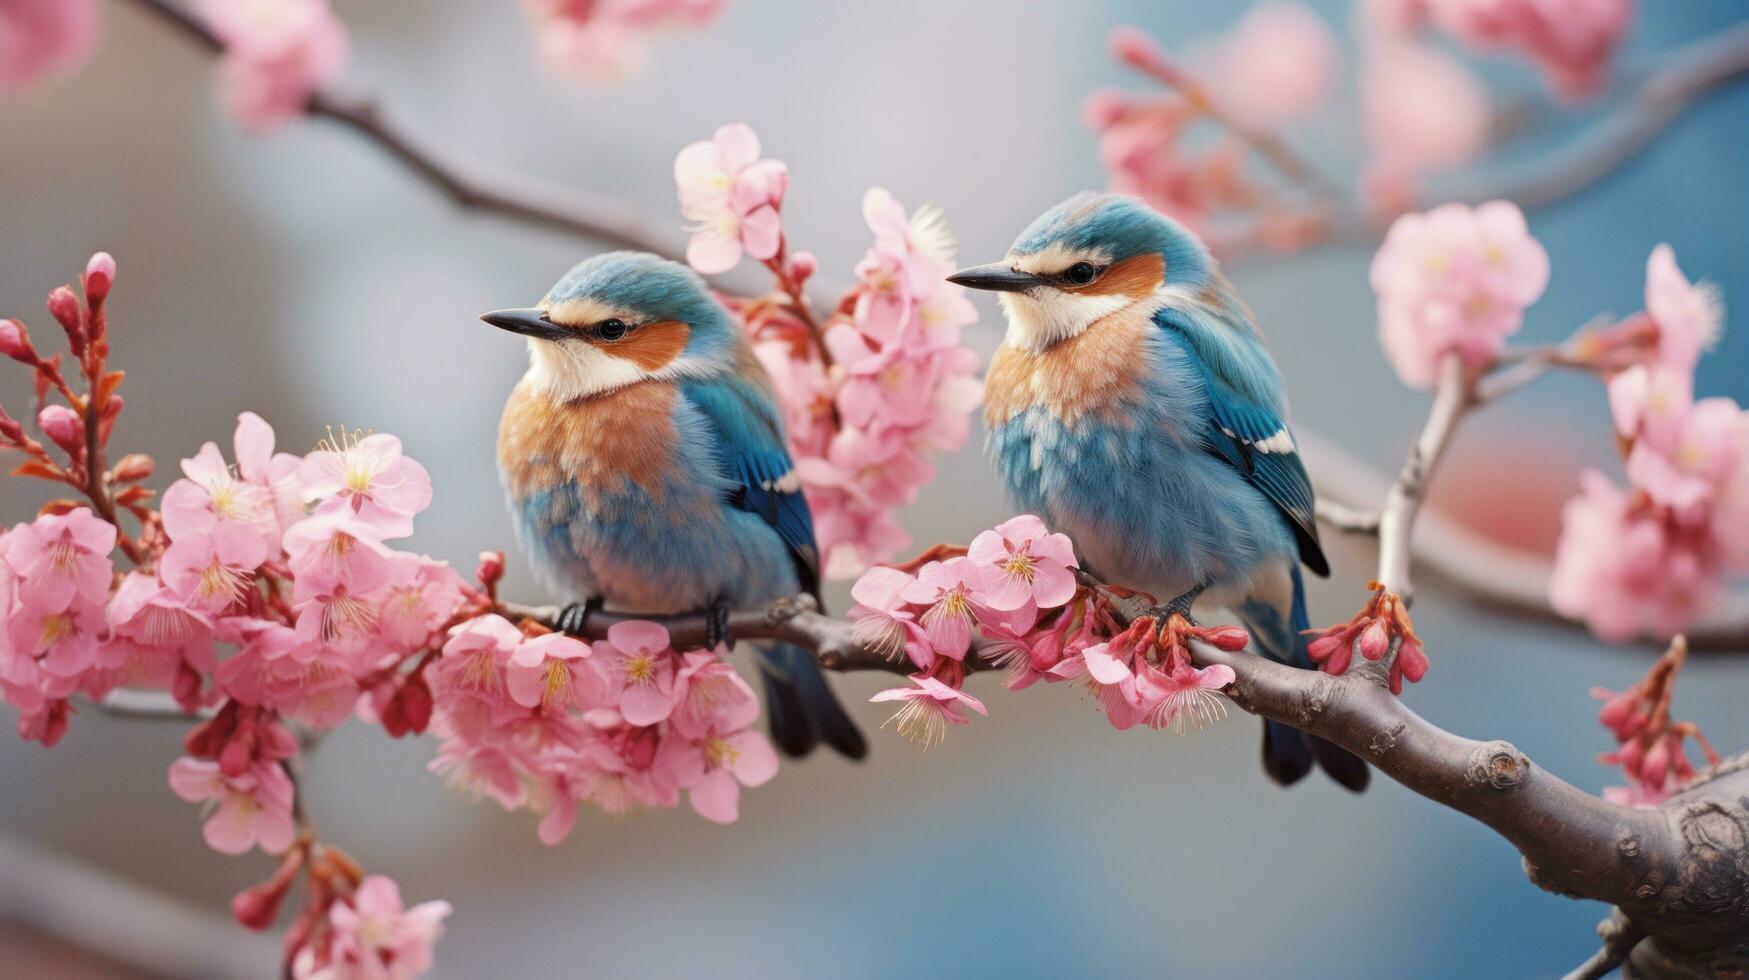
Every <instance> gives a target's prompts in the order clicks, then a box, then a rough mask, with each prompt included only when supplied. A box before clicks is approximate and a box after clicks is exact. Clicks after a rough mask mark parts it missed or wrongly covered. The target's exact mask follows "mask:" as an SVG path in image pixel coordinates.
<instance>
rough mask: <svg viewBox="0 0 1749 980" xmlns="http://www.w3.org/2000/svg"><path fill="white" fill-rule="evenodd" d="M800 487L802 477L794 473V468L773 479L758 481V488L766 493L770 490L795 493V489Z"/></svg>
mask: <svg viewBox="0 0 1749 980" xmlns="http://www.w3.org/2000/svg"><path fill="white" fill-rule="evenodd" d="M801 488H802V478H801V477H799V476H797V475H796V471H795V470H790V471H789V472H787V473H785V474H784V475H782V476H780V477H778V478H777V479H775V480H760V481H759V489H761V490H764V491H766V492H768V493H769V492H772V491H775V492H777V493H795V492H796V491H797V490H800V489H801Z"/></svg>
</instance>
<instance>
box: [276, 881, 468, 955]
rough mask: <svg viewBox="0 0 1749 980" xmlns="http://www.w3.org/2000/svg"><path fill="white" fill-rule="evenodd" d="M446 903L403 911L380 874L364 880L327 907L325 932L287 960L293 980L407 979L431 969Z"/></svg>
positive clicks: (395, 891) (397, 894) (395, 889)
mask: <svg viewBox="0 0 1749 980" xmlns="http://www.w3.org/2000/svg"><path fill="white" fill-rule="evenodd" d="M449 913H450V904H449V903H448V902H443V901H434V902H422V903H420V904H418V905H415V906H413V907H412V908H407V907H406V906H405V905H404V904H403V903H402V901H401V889H400V887H399V886H397V885H396V884H395V882H394V880H393V879H391V878H388V877H385V876H383V875H366V876H365V877H364V880H363V881H360V882H359V884H358V890H357V891H355V892H353V893H352V895H351V896H350V897H347V898H342V899H340V900H338V901H336V902H335V903H334V904H333V905H331V906H329V908H328V926H329V928H328V930H326V931H323V932H319V933H318V936H319V937H320V939H319V941H318V942H316V943H313V944H310V945H306V946H304V947H303V948H302V949H300V950H299V951H298V953H297V955H296V956H295V957H294V958H293V959H292V967H291V975H292V976H293V977H296V978H297V980H330V978H332V980H339V978H343V977H344V978H353V977H356V978H359V980H366V978H369V980H408V978H411V977H417V976H422V975H424V974H425V973H427V972H429V971H430V970H431V965H432V947H433V946H435V945H436V944H437V940H438V939H439V938H440V937H441V936H442V935H443V920H444V919H445V918H447V917H448V916H449Z"/></svg>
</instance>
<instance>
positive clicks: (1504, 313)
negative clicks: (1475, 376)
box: [1372, 201, 1549, 387]
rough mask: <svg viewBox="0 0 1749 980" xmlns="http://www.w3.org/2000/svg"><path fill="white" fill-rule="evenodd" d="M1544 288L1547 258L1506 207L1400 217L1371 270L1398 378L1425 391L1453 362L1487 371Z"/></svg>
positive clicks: (1495, 204) (1454, 207)
mask: <svg viewBox="0 0 1749 980" xmlns="http://www.w3.org/2000/svg"><path fill="white" fill-rule="evenodd" d="M1548 279H1549V257H1548V253H1547V252H1545V251H1544V250H1543V247H1542V245H1541V244H1539V243H1538V242H1537V240H1536V239H1534V238H1532V237H1531V236H1530V232H1529V231H1528V229H1527V228H1526V227H1525V223H1524V214H1523V212H1521V211H1519V209H1518V207H1517V206H1516V205H1514V204H1512V203H1510V202H1507V201H1490V202H1489V203H1487V204H1483V205H1481V206H1480V207H1476V208H1471V207H1469V206H1467V205H1463V204H1447V205H1442V206H1440V207H1438V208H1435V209H1433V210H1432V211H1429V212H1427V213H1425V214H1406V215H1403V216H1402V217H1399V218H1398V219H1397V220H1396V221H1395V222H1394V223H1392V225H1391V228H1390V231H1389V232H1387V233H1386V235H1385V241H1384V244H1383V245H1381V246H1380V247H1379V251H1378V254H1376V255H1375V256H1374V257H1373V262H1372V286H1373V289H1374V291H1375V292H1377V293H1378V298H1379V302H1378V309H1379V330H1380V333H1381V335H1382V337H1383V340H1384V344H1385V350H1386V353H1388V354H1389V355H1390V358H1391V363H1392V365H1393V366H1394V367H1395V368H1396V369H1397V374H1398V376H1399V377H1401V378H1402V379H1403V381H1404V383H1405V384H1409V385H1412V386H1416V387H1425V386H1427V385H1429V384H1431V383H1432V380H1433V378H1434V376H1435V374H1436V372H1437V369H1438V365H1439V362H1440V361H1441V360H1443V359H1444V357H1445V356H1446V355H1447V354H1453V353H1455V354H1457V355H1459V356H1460V357H1461V358H1462V359H1463V361H1464V363H1465V364H1466V365H1468V366H1470V367H1472V368H1474V367H1480V366H1481V365H1484V364H1486V363H1488V362H1489V361H1490V360H1491V359H1492V358H1493V357H1494V356H1495V355H1496V354H1497V353H1498V352H1499V351H1500V349H1501V348H1502V347H1504V346H1505V343H1506V338H1507V337H1509V336H1511V335H1512V334H1514V333H1517V332H1518V328H1519V326H1520V325H1521V324H1522V323H1523V321H1524V308H1525V307H1527V306H1529V305H1530V304H1532V303H1534V302H1536V300H1537V299H1538V297H1540V296H1541V295H1542V292H1543V289H1544V287H1546V286H1547V285H1548Z"/></svg>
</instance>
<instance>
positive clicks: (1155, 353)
mask: <svg viewBox="0 0 1749 980" xmlns="http://www.w3.org/2000/svg"><path fill="white" fill-rule="evenodd" d="M948 279H949V281H951V282H955V283H958V284H959V285H962V286H966V287H969V288H972V289H983V290H992V291H995V292H996V293H997V294H998V297H999V301H1000V303H1001V306H1002V309H1003V312H1004V314H1005V315H1006V319H1007V332H1006V334H1005V336H1004V338H1003V340H1002V343H1001V345H1000V346H999V347H998V348H997V351H996V353H995V355H994V356H993V358H992V359H991V362H990V367H989V370H988V373H987V377H986V379H985V423H986V449H987V452H988V455H989V456H990V458H991V461H992V463H993V464H994V466H995V468H996V470H997V471H998V474H999V476H1000V479H1001V481H1002V483H1003V484H1004V485H1005V487H1006V489H1007V491H1008V494H1009V496H1010V497H1011V498H1012V501H1013V503H1015V504H1016V505H1017V506H1019V507H1021V508H1024V509H1026V510H1028V511H1031V512H1033V513H1036V514H1038V515H1039V516H1040V517H1042V518H1043V519H1044V520H1045V522H1046V523H1047V524H1049V525H1051V526H1052V528H1053V529H1055V530H1059V531H1063V532H1065V533H1067V534H1068V535H1069V537H1070V538H1071V539H1072V540H1073V541H1074V542H1075V545H1076V549H1077V552H1078V555H1077V557H1078V558H1079V560H1080V561H1081V562H1082V564H1083V566H1084V567H1085V568H1087V569H1088V570H1089V571H1090V572H1092V573H1093V574H1096V575H1098V576H1100V577H1102V578H1104V579H1106V580H1107V581H1111V582H1116V583H1122V584H1124V585H1126V586H1130V587H1133V588H1136V589H1139V590H1141V591H1143V592H1146V593H1148V594H1150V595H1152V596H1155V597H1160V598H1167V600H1168V601H1167V602H1166V603H1165V604H1164V605H1163V606H1161V607H1158V608H1156V609H1155V610H1153V612H1154V613H1155V614H1156V615H1157V616H1159V617H1161V621H1163V622H1164V621H1167V620H1168V619H1169V617H1170V616H1171V615H1172V614H1174V613H1176V614H1180V615H1183V616H1185V618H1186V619H1187V620H1189V621H1190V622H1192V623H1194V622H1195V621H1196V620H1195V619H1194V618H1192V613H1193V610H1194V611H1195V614H1196V615H1198V616H1200V615H1204V614H1205V612H1207V611H1209V610H1215V611H1219V610H1228V611H1230V612H1231V614H1233V615H1236V616H1237V618H1238V619H1239V620H1240V622H1241V623H1242V624H1243V625H1244V626H1245V627H1246V629H1247V631H1248V632H1249V633H1250V635H1251V643H1252V645H1253V648H1254V649H1255V648H1261V652H1262V653H1263V654H1264V655H1266V656H1268V657H1270V658H1272V659H1274V660H1278V661H1280V662H1282V663H1287V664H1291V665H1293V666H1296V667H1303V668H1307V669H1312V668H1313V664H1312V661H1311V658H1310V657H1309V656H1308V654H1307V649H1306V644H1307V642H1308V640H1307V637H1306V635H1305V633H1304V631H1305V630H1306V629H1307V628H1308V617H1307V611H1306V598H1305V583H1304V579H1303V576H1302V575H1301V572H1300V567H1301V565H1304V566H1305V567H1306V568H1307V569H1310V570H1311V571H1312V572H1314V573H1315V574H1317V575H1320V576H1325V575H1328V574H1329V563H1328V561H1327V560H1326V559H1325V556H1324V552H1323V549H1322V547H1321V546H1320V544H1319V541H1318V528H1317V524H1316V522H1315V520H1314V517H1313V496H1312V485H1311V481H1310V479H1309V478H1308V477H1307V475H1306V469H1305V465H1304V464H1303V463H1302V462H1301V461H1300V457H1299V454H1298V452H1297V447H1296V444H1295V442H1294V437H1293V434H1292V432H1291V431H1290V430H1289V428H1288V425H1287V402H1286V398H1285V396H1284V394H1283V382H1282V376H1281V372H1280V370H1279V369H1278V368H1277V366H1276V364H1275V361H1274V360H1273V359H1272V358H1271V357H1270V355H1269V352H1268V351H1267V350H1266V349H1265V347H1264V342H1263V335H1262V334H1261V332H1260V331H1259V330H1258V328H1257V326H1256V323H1255V317H1254V316H1253V315H1252V313H1251V311H1250V309H1249V308H1247V306H1246V305H1245V303H1244V301H1243V300H1241V299H1240V298H1239V295H1238V293H1237V292H1235V291H1234V289H1233V287H1232V285H1231V284H1230V283H1229V282H1228V281H1227V279H1226V277H1225V275H1223V274H1222V272H1221V269H1220V266H1219V264H1218V263H1217V262H1216V261H1215V259H1214V258H1213V256H1211V255H1210V253H1209V250H1208V248H1207V247H1206V246H1205V245H1204V244H1203V242H1202V241H1201V240H1200V239H1199V238H1198V237H1197V236H1196V235H1195V234H1194V233H1192V232H1191V231H1190V230H1188V229H1186V228H1185V227H1184V226H1183V225H1181V224H1179V223H1178V222H1176V221H1173V220H1172V219H1171V218H1168V217H1167V216H1165V215H1163V214H1161V213H1159V212H1158V211H1155V210H1154V209H1153V208H1151V207H1149V206H1148V205H1146V204H1144V203H1143V202H1141V201H1139V200H1137V199H1135V198H1133V197H1128V196H1124V195H1119V194H1100V193H1092V192H1088V193H1083V194H1078V195H1076V196H1074V197H1071V198H1069V199H1068V200H1066V201H1063V202H1062V203H1060V204H1058V205H1056V206H1055V207H1052V208H1050V209H1049V210H1047V211H1045V212H1044V214H1042V215H1040V216H1039V217H1038V218H1037V219H1036V220H1034V221H1033V222H1032V224H1030V225H1028V226H1027V227H1026V229H1025V230H1024V231H1022V232H1021V233H1020V237H1019V238H1017V239H1016V240H1015V242H1014V245H1013V247H1012V248H1011V249H1010V250H1009V252H1008V254H1007V256H1006V257H1005V258H1004V259H1003V260H1002V261H1000V262H996V263H993V264H990V265H983V266H978V267H975V268H969V269H964V270H961V271H959V272H956V273H954V274H952V275H950V276H949V277H948ZM1156 601H1158V600H1157V599H1156ZM1314 763H1316V764H1317V765H1318V766H1320V767H1321V768H1322V769H1324V770H1325V771H1326V772H1327V773H1328V774H1329V775H1330V776H1331V777H1332V778H1334V779H1335V780H1336V781H1337V782H1338V783H1340V784H1341V785H1343V786H1345V787H1347V788H1349V789H1351V790H1353V791H1355V792H1359V791H1361V790H1362V789H1364V788H1365V786H1366V784H1367V781H1368V770H1367V767H1366V765H1365V763H1363V762H1362V761H1361V760H1360V759H1359V758H1357V757H1356V756H1354V755H1352V754H1350V753H1348V752H1346V751H1344V750H1343V749H1341V748H1339V747H1337V746H1335V745H1333V744H1331V743H1329V742H1326V741H1324V740H1322V739H1318V738H1315V737H1313V736H1309V735H1307V734H1305V733H1303V732H1301V731H1299V730H1297V729H1295V728H1292V727H1290V726H1288V725H1284V724H1281V723H1279V722H1274V721H1267V720H1266V721H1265V722H1264V734H1263V766H1264V769H1265V771H1266V772H1267V773H1268V774H1269V776H1270V777H1271V778H1273V779H1274V780H1275V781H1276V782H1278V783H1280V784H1282V785H1284V786H1285V785H1291V784H1292V783H1295V782H1297V781H1298V780H1300V779H1301V778H1302V777H1304V776H1305V775H1306V774H1307V773H1308V772H1309V771H1311V769H1312V767H1313V765H1314Z"/></svg>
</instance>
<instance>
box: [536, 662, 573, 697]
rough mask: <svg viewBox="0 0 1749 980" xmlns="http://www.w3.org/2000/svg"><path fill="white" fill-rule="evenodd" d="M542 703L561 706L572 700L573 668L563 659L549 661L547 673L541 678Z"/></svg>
mask: <svg viewBox="0 0 1749 980" xmlns="http://www.w3.org/2000/svg"><path fill="white" fill-rule="evenodd" d="M540 700H541V704H542V705H543V706H548V707H552V706H561V705H565V704H568V703H570V701H571V669H570V668H569V667H568V666H566V665H565V662H564V661H563V660H549V661H547V669H546V673H545V675H543V676H542V678H541V696H540Z"/></svg>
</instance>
